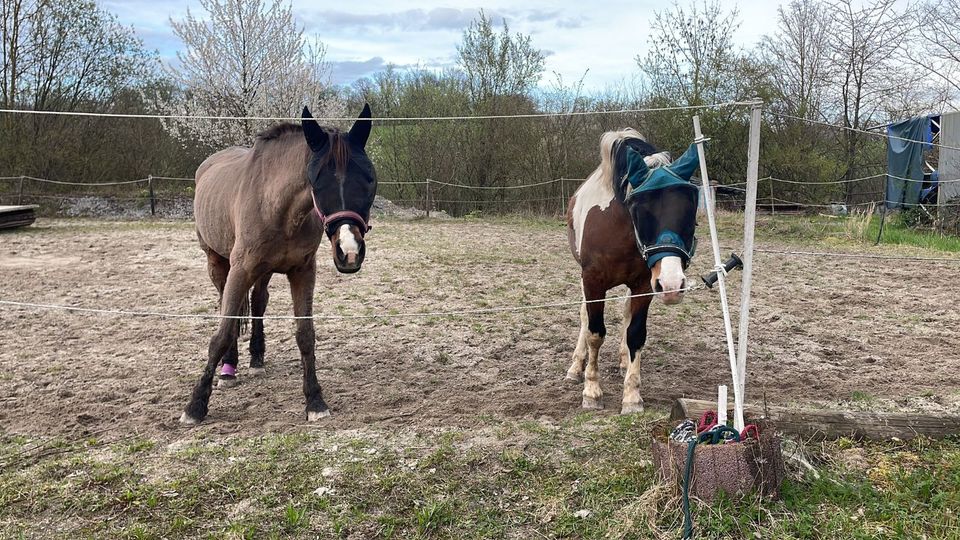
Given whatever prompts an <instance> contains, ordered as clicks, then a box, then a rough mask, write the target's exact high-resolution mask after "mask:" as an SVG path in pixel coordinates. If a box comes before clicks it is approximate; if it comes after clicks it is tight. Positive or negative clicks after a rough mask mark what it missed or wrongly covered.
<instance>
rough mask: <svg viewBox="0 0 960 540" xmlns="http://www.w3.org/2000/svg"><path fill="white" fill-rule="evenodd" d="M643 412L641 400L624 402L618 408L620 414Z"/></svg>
mask: <svg viewBox="0 0 960 540" xmlns="http://www.w3.org/2000/svg"><path fill="white" fill-rule="evenodd" d="M642 412H643V402H642V401H641V402H640V403H624V404H623V407H622V408H621V409H620V414H636V413H642Z"/></svg>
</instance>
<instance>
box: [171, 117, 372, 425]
mask: <svg viewBox="0 0 960 540" xmlns="http://www.w3.org/2000/svg"><path fill="white" fill-rule="evenodd" d="M302 116H303V121H302V125H297V124H291V123H286V124H279V125H277V126H274V127H272V128H270V129H268V130H266V131H264V132H263V133H261V134H260V135H258V136H257V139H256V142H255V143H254V145H253V147H252V148H241V147H233V148H227V149H226V150H221V151H220V152H217V153H216V154H213V155H212V156H210V157H208V158H207V159H206V160H205V161H204V162H203V163H202V164H201V165H200V167H199V168H198V169H197V174H196V185H197V187H196V196H195V198H194V214H195V218H196V223H197V237H198V239H199V240H200V247H201V248H202V249H203V251H204V252H205V253H206V255H207V268H208V270H209V272H210V279H211V280H212V281H213V284H214V285H215V286H216V288H217V291H218V292H219V293H220V306H221V309H220V312H221V314H222V315H224V316H227V317H231V318H224V319H221V321H220V327H219V329H218V330H217V332H216V334H214V336H213V338H212V339H211V340H210V347H209V351H208V357H207V363H206V366H205V367H204V370H203V375H202V376H201V377H200V380H199V382H198V383H197V385H196V387H194V389H193V394H192V396H191V398H190V402H189V403H188V404H187V406H186V409H185V410H184V412H183V415H182V416H181V417H180V421H181V422H183V423H185V424H195V423H197V422H200V421H201V420H203V419H204V417H206V416H207V408H208V403H209V401H210V394H211V390H212V386H213V379H214V375H215V373H216V369H217V364H219V363H221V361H222V363H223V367H222V368H221V371H220V378H221V379H220V380H221V382H231V381H235V380H236V377H237V362H238V352H237V337H238V334H239V332H240V320H241V318H242V317H244V316H246V313H247V311H248V309H247V306H248V305H249V306H252V308H253V309H252V311H253V313H252V314H253V316H254V317H262V316H263V313H264V311H265V310H266V307H267V297H268V295H267V286H268V284H269V282H270V277H271V276H272V275H273V274H286V276H287V279H288V280H289V282H290V292H291V295H292V296H293V312H294V315H296V316H298V317H303V318H302V319H298V320H297V346H298V348H299V349H300V358H301V364H302V366H303V393H304V396H305V397H306V402H307V406H306V412H307V419H308V420H311V421H313V420H317V419H320V418H323V417H324V416H327V415H329V414H330V412H329V409H328V407H327V404H326V402H324V400H323V397H322V395H321V392H320V384H319V383H318V382H317V372H316V365H315V364H316V358H315V356H314V347H315V341H316V339H315V332H314V326H313V319H312V316H313V290H314V283H315V281H316V274H317V261H316V255H317V248H318V247H319V246H320V240H321V237H322V236H323V235H324V234H326V235H327V237H328V238H329V239H330V244H331V252H332V253H331V255H332V256H333V263H334V266H335V267H336V268H337V270H338V271H340V272H341V273H344V274H348V273H353V272H357V271H358V270H360V267H361V265H362V264H363V259H364V255H365V253H366V248H365V243H364V235H365V234H366V233H367V231H368V230H369V229H370V225H369V222H370V208H371V206H372V205H373V200H374V197H375V196H376V193H377V176H376V172H375V171H374V168H373V164H372V163H371V162H370V159H369V158H368V157H367V154H366V151H365V146H366V143H367V138H368V137H369V136H370V128H371V125H370V107H369V106H365V107H364V108H363V112H361V113H360V116H359V118H358V119H357V121H356V123H354V125H353V127H352V128H351V129H350V131H349V132H346V133H344V132H341V131H340V130H337V129H334V128H327V127H322V126H320V125H319V124H318V123H317V122H316V120H314V119H313V116H311V115H310V111H309V110H308V109H307V108H306V107H304V109H303V115H302ZM251 287H252V288H253V292H252V294H251V295H250V301H249V303H248V300H247V293H248V291H250V289H251ZM264 352H265V345H264V335H263V320H262V319H256V318H255V319H254V320H253V333H252V335H251V338H250V356H251V358H250V372H251V374H253V373H256V372H258V371H262V370H263V356H264Z"/></svg>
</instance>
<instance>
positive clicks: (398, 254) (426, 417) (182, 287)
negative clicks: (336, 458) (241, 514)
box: [0, 216, 960, 439]
mask: <svg viewBox="0 0 960 540" xmlns="http://www.w3.org/2000/svg"><path fill="white" fill-rule="evenodd" d="M725 219H727V220H730V221H732V218H730V217H729V216H728V217H726V218H725ZM762 225H763V224H762V223H761V229H762ZM700 236H701V252H700V253H699V254H698V256H697V257H696V259H695V261H694V264H693V265H692V267H691V270H690V271H689V274H690V275H691V276H697V275H700V274H702V273H704V272H705V271H706V270H707V268H708V267H709V266H711V265H710V264H708V259H709V257H710V253H709V247H708V246H709V244H708V238H707V236H706V231H705V230H704V231H700ZM726 237H727V239H729V240H732V239H733V238H734V237H735V235H733V234H727V235H726ZM761 240H762V241H761V244H762V246H763V247H767V248H791V247H798V246H797V245H796V244H784V243H782V242H778V241H777V240H776V239H773V238H766V239H761ZM736 244H737V243H736V242H732V241H730V242H725V245H727V246H732V247H736ZM804 247H808V248H809V247H810V246H809V245H807V246H804ZM327 249H328V244H327V243H326V242H325V243H324V245H323V246H322V247H321V254H320V260H321V262H322V263H323V264H322V267H321V269H320V270H319V275H318V279H317V291H316V297H315V311H316V313H318V314H325V315H336V314H371V315H390V314H397V313H408V312H418V311H438V310H440V311H456V310H464V309H476V308H485V307H496V306H519V305H527V304H543V303H552V302H563V301H569V300H576V299H577V298H578V296H579V294H580V289H579V282H578V268H577V267H576V264H575V263H574V261H573V259H572V257H571V256H570V253H569V251H568V248H567V243H566V235H565V230H564V228H563V226H562V224H560V223H559V222H557V221H534V220H519V219H518V220H495V221H486V220H441V221H402V220H395V219H394V220H380V221H379V222H378V223H377V225H376V228H375V229H374V231H373V232H372V233H371V235H370V237H369V242H368V253H367V259H366V263H365V264H364V268H363V270H362V271H361V272H360V273H359V274H355V275H352V276H339V275H336V273H335V271H334V270H333V267H332V264H331V263H330V256H329V252H328V251H327ZM847 251H849V249H848V250H847ZM755 268H756V276H755V282H754V287H753V290H754V296H753V298H754V310H753V325H752V327H751V332H750V337H751V339H750V347H751V350H750V358H749V368H748V391H749V397H748V400H749V401H750V402H751V403H760V402H762V401H763V400H766V402H767V403H769V404H771V405H783V404H795V403H803V404H822V403H836V402H843V403H845V404H846V405H847V406H852V407H871V408H882V409H897V410H918V409H924V410H931V411H949V412H954V413H956V412H958V411H960V355H958V350H960V313H958V310H957V301H958V299H960V280H958V279H957V278H956V273H957V269H958V268H960V266H958V265H956V264H951V263H935V262H924V263H922V265H921V264H919V263H903V262H900V263H891V262H887V261H883V260H866V261H864V260H850V259H816V258H788V257H783V256H781V255H772V254H757V257H756V263H755ZM739 279H740V276H739V274H736V275H735V279H734V280H733V281H735V283H734V285H733V292H732V297H733V299H734V301H737V299H738V295H737V289H738V288H739ZM624 292H625V289H617V290H615V291H611V293H610V294H611V295H613V294H622V293H624ZM270 293H271V298H270V303H269V306H268V308H267V315H279V314H291V302H290V295H289V292H288V288H287V283H286V279H285V278H284V277H283V276H275V277H274V279H273V281H272V282H271V286H270ZM0 299H3V300H14V301H24V302H38V303H51V304H70V305H77V306H85V307H96V308H103V309H126V310H138V311H158V312H168V313H187V314H202V313H215V312H216V309H217V302H216V300H217V299H216V294H215V290H214V288H213V285H212V284H211V283H210V281H209V279H208V277H207V273H206V268H205V259H204V257H203V255H202V253H201V251H200V249H199V247H198V246H197V242H196V237H195V235H194V232H193V227H192V224H191V223H189V222H151V223H137V222H105V221H92V220H40V221H38V222H37V224H36V225H35V226H33V227H31V228H29V229H24V230H21V231H16V232H4V233H2V234H0ZM620 317H621V306H620V303H619V302H616V303H608V304H607V320H608V332H609V336H608V339H607V341H606V343H605V344H604V346H603V348H602V349H601V373H602V385H603V389H604V392H605V396H604V402H605V405H606V412H605V414H616V413H617V412H618V411H619V404H620V398H621V393H620V392H621V378H620V376H619V375H618V373H617V348H618V340H619V332H620V322H619V321H620ZM578 324H579V318H578V310H577V308H576V307H575V306H570V307H566V308H559V309H540V310H532V311H520V312H504V313H496V314H484V315H464V316H452V317H448V316H443V317H439V316H436V317H409V318H406V317H404V318H389V317H383V318H376V319H365V320H345V321H332V320H322V321H318V322H317V337H318V340H317V341H318V342H317V357H318V374H319V379H320V382H321V385H322V386H323V390H324V395H325V397H326V399H327V401H328V403H329V404H330V406H331V408H332V412H333V415H332V416H331V417H330V418H328V419H326V420H324V421H323V422H321V423H318V424H307V423H306V421H305V420H304V413H303V408H304V399H303V394H302V390H301V375H300V366H299V353H298V350H297V346H296V341H295V336H294V323H293V322H292V321H267V323H266V339H267V358H266V364H267V372H266V374H265V375H264V376H262V377H258V378H250V377H245V376H244V375H245V371H246V370H245V369H244V368H245V366H246V361H248V359H249V356H248V354H247V351H246V343H245V342H244V343H241V369H240V373H241V380H242V384H240V385H239V386H237V387H235V388H231V389H227V390H216V391H215V392H214V395H213V397H212V399H211V404H210V415H209V417H208V418H207V421H206V422H204V423H203V424H202V425H201V426H200V427H198V428H192V429H193V433H197V432H199V433H200V434H212V435H222V434H237V435H256V434H258V433H263V432H287V431H301V430H313V429H331V428H333V429H341V428H357V427H364V426H373V427H378V428H384V429H392V428H394V427H402V426H413V427H417V428H430V427H434V426H455V427H469V426H471V425H472V424H473V423H475V422H477V420H478V419H479V418H483V417H484V416H493V417H507V418H520V419H534V420H538V419H544V418H546V419H560V418H564V417H571V416H574V415H577V414H578V413H579V412H580V409H579V405H580V391H581V387H580V386H579V385H572V384H570V383H565V382H564V381H563V375H564V372H565V370H566V368H567V366H568V365H569V361H570V355H571V352H572V351H573V347H574V341H575V339H576V336H577V330H578ZM214 328H215V322H213V321H210V320H196V319H168V318H154V317H138V318H133V317H122V316H99V315H85V314H78V313H66V312H60V311H39V310H30V309H14V308H10V307H6V306H0V366H2V370H0V426H2V428H0V431H4V432H7V433H11V434H30V435H34V436H81V435H84V434H89V433H97V434H107V435H111V434H112V435H121V434H130V433H135V434H138V435H142V436H147V437H151V438H156V439H175V438H178V437H180V436H182V435H183V434H184V432H185V431H187V428H184V427H181V426H180V425H179V424H178V422H177V418H178V417H179V415H180V412H181V410H182V408H183V406H184V405H185V404H186V401H187V398H188V395H189V392H190V389H191V387H192V385H193V384H194V383H195V381H196V379H197V377H198V376H199V374H200V372H201V369H202V364H203V362H204V361H205V354H206V350H207V344H208V340H209V338H210V336H211V334H212V332H213V330H214ZM648 336H649V337H648V341H647V346H646V348H645V351H644V353H643V367H642V373H643V375H642V381H643V382H642V392H643V396H644V397H645V398H646V399H647V400H648V402H653V401H664V400H667V399H670V398H675V397H678V396H692V397H698V398H709V396H712V395H714V393H715V388H716V385H717V384H727V383H729V367H728V362H727V359H726V353H725V345H724V341H723V326H722V318H721V314H720V310H719V298H718V296H717V293H716V291H697V292H695V293H691V294H690V295H688V297H687V298H686V299H685V300H684V302H683V304H681V305H679V306H672V307H671V306H664V305H663V304H662V303H660V302H659V301H656V302H655V304H654V306H653V308H652V309H651V315H650V320H649V326H648ZM245 337H246V336H245Z"/></svg>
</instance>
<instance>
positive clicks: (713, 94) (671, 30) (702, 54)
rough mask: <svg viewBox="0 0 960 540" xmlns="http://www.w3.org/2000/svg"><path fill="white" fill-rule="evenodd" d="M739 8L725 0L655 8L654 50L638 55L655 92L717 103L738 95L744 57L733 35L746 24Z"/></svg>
mask: <svg viewBox="0 0 960 540" xmlns="http://www.w3.org/2000/svg"><path fill="white" fill-rule="evenodd" d="M738 17H739V11H738V10H737V8H736V7H734V8H733V9H732V10H731V11H729V12H727V13H724V10H723V9H722V8H721V6H720V2H718V1H716V0H710V1H708V0H703V1H702V2H701V3H699V4H698V3H697V2H695V1H694V2H691V3H690V6H689V8H687V9H685V8H683V7H681V6H680V5H679V4H676V3H675V4H674V5H673V9H672V10H671V11H656V12H654V22H653V24H652V30H653V31H652V32H651V34H650V38H649V42H650V51H649V52H648V53H647V56H646V57H645V58H642V57H640V56H637V58H636V61H637V64H638V65H639V66H640V70H641V71H642V72H643V73H644V75H646V77H647V82H648V84H649V85H650V91H651V94H652V95H653V96H655V97H659V98H663V99H665V100H667V101H668V102H672V103H677V104H681V103H682V104H684V105H703V104H708V103H717V102H720V101H725V100H728V99H731V98H732V97H734V96H735V95H736V94H737V93H738V90H739V88H738V87H737V84H736V78H735V77H733V76H732V75H733V71H734V70H735V69H736V65H737V63H738V62H739V60H740V55H739V54H738V52H737V50H736V48H735V46H734V43H733V36H734V34H735V32H736V31H737V29H738V28H739V27H740V22H739V20H738Z"/></svg>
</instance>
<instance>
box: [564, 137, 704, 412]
mask: <svg viewBox="0 0 960 540" xmlns="http://www.w3.org/2000/svg"><path fill="white" fill-rule="evenodd" d="M697 163H698V157H697V150H696V146H691V147H690V148H689V149H688V150H687V152H686V153H685V154H684V155H683V156H682V157H681V158H680V159H678V160H677V161H675V162H672V163H671V161H670V157H669V155H668V154H667V153H665V152H658V151H657V149H656V148H654V147H653V145H651V144H650V143H648V142H646V141H645V140H644V139H643V137H642V136H641V135H640V134H639V133H637V132H636V131H635V130H633V129H625V130H621V131H612V132H607V133H604V134H603V136H602V137H601V138H600V166H599V167H598V168H597V169H596V170H595V171H594V172H593V173H592V174H591V175H590V177H589V178H587V180H586V181H585V182H584V183H583V185H581V186H580V188H579V189H578V190H577V192H576V193H575V194H574V195H573V197H571V198H570V203H569V206H568V208H567V236H568V239H569V242H570V249H571V251H572V252H573V256H574V258H575V259H576V260H577V262H578V263H579V264H580V267H581V284H582V287H583V297H584V304H583V305H582V306H581V308H580V324H581V327H580V336H579V339H578V340H577V346H576V349H575V351H574V353H573V363H572V364H571V365H570V369H569V370H567V375H566V378H567V379H570V380H573V381H576V382H580V381H581V380H583V381H584V386H583V407H584V408H585V409H602V408H603V391H602V390H601V388H600V381H599V373H598V367H597V360H598V354H599V350H600V346H601V345H602V344H603V340H604V337H605V336H606V328H605V326H604V322H603V310H604V301H603V299H604V297H605V296H606V292H607V291H608V290H609V289H612V288H614V287H617V286H619V285H626V286H627V287H629V288H630V293H631V295H640V294H645V293H651V292H654V291H656V292H657V293H659V296H660V297H661V298H662V299H663V302H664V303H665V304H677V303H679V302H680V301H681V300H682V299H683V293H684V291H685V290H686V289H687V280H686V276H685V275H684V271H685V270H686V268H687V265H688V264H689V263H690V259H691V258H692V257H693V255H694V250H695V248H696V238H695V236H694V232H695V229H696V225H697V204H698V200H699V190H698V188H697V186H696V185H694V184H691V183H690V177H691V176H692V175H693V173H694V171H695V170H696V167H697ZM652 299H653V296H652V295H649V294H648V295H646V296H635V297H633V298H630V299H628V300H626V302H625V303H624V322H623V335H622V339H621V343H620V370H621V372H622V373H624V374H625V376H624V381H623V402H622V406H621V413H623V414H627V413H633V412H640V411H642V410H643V399H642V398H641V397H640V350H641V349H642V348H643V345H644V342H645V341H646V338H647V328H646V327H647V311H648V310H649V308H650V302H651V301H652Z"/></svg>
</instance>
